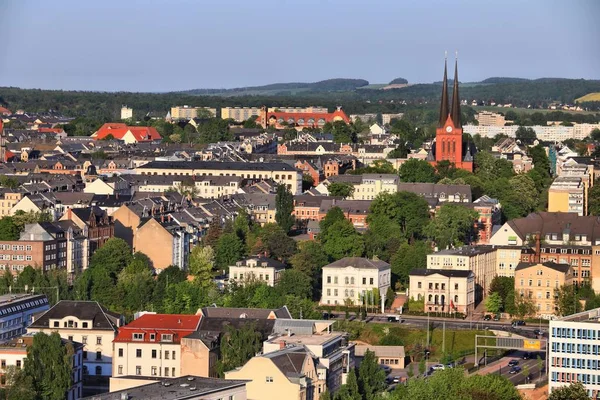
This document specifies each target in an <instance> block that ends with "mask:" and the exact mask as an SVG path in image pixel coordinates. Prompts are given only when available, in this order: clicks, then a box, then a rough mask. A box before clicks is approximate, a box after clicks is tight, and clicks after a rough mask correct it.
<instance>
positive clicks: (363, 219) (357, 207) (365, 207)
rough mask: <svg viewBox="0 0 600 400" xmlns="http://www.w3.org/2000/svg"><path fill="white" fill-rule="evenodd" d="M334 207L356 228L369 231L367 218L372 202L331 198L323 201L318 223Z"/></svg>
mask: <svg viewBox="0 0 600 400" xmlns="http://www.w3.org/2000/svg"><path fill="white" fill-rule="evenodd" d="M333 207H339V208H340V209H341V210H342V211H343V213H344V216H345V217H346V219H347V220H348V221H350V222H352V225H354V228H356V229H358V230H365V229H367V226H368V225H367V216H368V215H369V208H370V207H371V200H339V199H336V198H335V197H329V199H324V200H323V201H321V206H320V207H319V215H318V218H317V221H321V220H322V219H323V218H325V216H326V215H327V213H328V212H329V210H331V209H332V208H333Z"/></svg>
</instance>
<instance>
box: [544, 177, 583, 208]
mask: <svg viewBox="0 0 600 400" xmlns="http://www.w3.org/2000/svg"><path fill="white" fill-rule="evenodd" d="M586 193H587V190H586V188H585V186H584V184H583V181H582V180H581V179H580V178H575V177H572V178H571V177H561V176H559V177H557V178H556V179H555V180H554V182H552V185H550V188H549V189H548V212H569V213H575V214H577V215H579V216H584V215H587V206H586V200H587V199H586Z"/></svg>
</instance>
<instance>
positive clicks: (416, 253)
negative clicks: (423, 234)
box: [390, 240, 433, 286]
mask: <svg viewBox="0 0 600 400" xmlns="http://www.w3.org/2000/svg"><path fill="white" fill-rule="evenodd" d="M432 251H433V250H432V249H431V245H430V244H429V243H427V242H424V241H421V240H416V241H414V242H413V243H412V244H410V245H409V244H408V243H404V244H402V245H401V246H400V248H399V249H398V251H397V252H396V254H394V256H393V257H392V259H391V261H390V264H391V269H392V278H393V282H394V283H395V284H396V286H398V284H397V283H396V282H398V283H400V284H401V286H406V285H408V280H409V274H410V272H411V271H412V270H413V269H417V268H427V255H428V254H431V253H432Z"/></svg>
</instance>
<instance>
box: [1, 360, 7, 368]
mask: <svg viewBox="0 0 600 400" xmlns="http://www.w3.org/2000/svg"><path fill="white" fill-rule="evenodd" d="M0 368H2V369H6V360H0Z"/></svg>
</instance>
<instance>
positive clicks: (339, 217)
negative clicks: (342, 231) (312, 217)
mask: <svg viewBox="0 0 600 400" xmlns="http://www.w3.org/2000/svg"><path fill="white" fill-rule="evenodd" d="M345 219H346V216H345V215H344V212H343V211H342V209H341V208H339V207H337V206H336V207H331V208H330V209H329V211H327V214H325V217H324V218H323V219H322V220H321V222H319V228H320V230H321V232H320V233H319V237H324V236H326V235H327V231H328V230H329V227H330V226H331V225H333V224H334V223H336V222H338V221H343V220H345Z"/></svg>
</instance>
